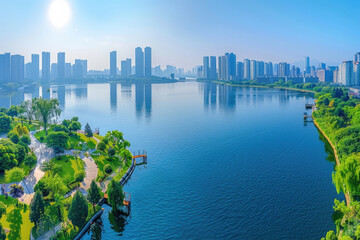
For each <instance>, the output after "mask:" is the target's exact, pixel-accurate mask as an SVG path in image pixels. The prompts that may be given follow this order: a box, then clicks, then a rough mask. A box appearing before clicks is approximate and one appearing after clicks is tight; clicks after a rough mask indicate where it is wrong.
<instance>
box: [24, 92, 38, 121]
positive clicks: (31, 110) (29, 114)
mask: <svg viewBox="0 0 360 240" xmlns="http://www.w3.org/2000/svg"><path fill="white" fill-rule="evenodd" d="M35 101H36V98H35V99H34V100H26V101H24V102H22V103H21V105H20V107H21V109H22V110H23V112H24V115H25V116H26V118H27V119H28V120H29V124H31V121H32V120H33V118H34V115H35V112H36V106H35Z"/></svg>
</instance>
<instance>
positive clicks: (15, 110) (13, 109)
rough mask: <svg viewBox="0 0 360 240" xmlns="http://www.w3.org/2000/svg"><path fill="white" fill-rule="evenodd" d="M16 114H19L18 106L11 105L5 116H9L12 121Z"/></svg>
mask: <svg viewBox="0 0 360 240" xmlns="http://www.w3.org/2000/svg"><path fill="white" fill-rule="evenodd" d="M18 114H19V108H18V106H15V105H11V107H10V108H9V109H8V111H7V115H9V116H10V117H11V118H12V120H13V121H14V117H16V116H17V115H18Z"/></svg>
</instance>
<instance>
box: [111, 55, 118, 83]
mask: <svg viewBox="0 0 360 240" xmlns="http://www.w3.org/2000/svg"><path fill="white" fill-rule="evenodd" d="M116 69H117V64H116V51H112V52H110V77H116Z"/></svg>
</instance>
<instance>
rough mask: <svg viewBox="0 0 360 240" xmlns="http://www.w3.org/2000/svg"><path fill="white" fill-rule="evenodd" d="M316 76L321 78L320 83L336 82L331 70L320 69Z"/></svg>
mask: <svg viewBox="0 0 360 240" xmlns="http://www.w3.org/2000/svg"><path fill="white" fill-rule="evenodd" d="M316 75H317V77H318V78H319V82H333V80H334V74H333V71H331V70H327V69H320V70H318V71H317V74H316Z"/></svg>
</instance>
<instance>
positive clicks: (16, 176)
mask: <svg viewBox="0 0 360 240" xmlns="http://www.w3.org/2000/svg"><path fill="white" fill-rule="evenodd" d="M24 176H25V172H24V169H22V168H18V167H14V168H12V169H10V170H6V171H5V179H6V181H8V182H20V181H21V180H22V179H23V178H24Z"/></svg>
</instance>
